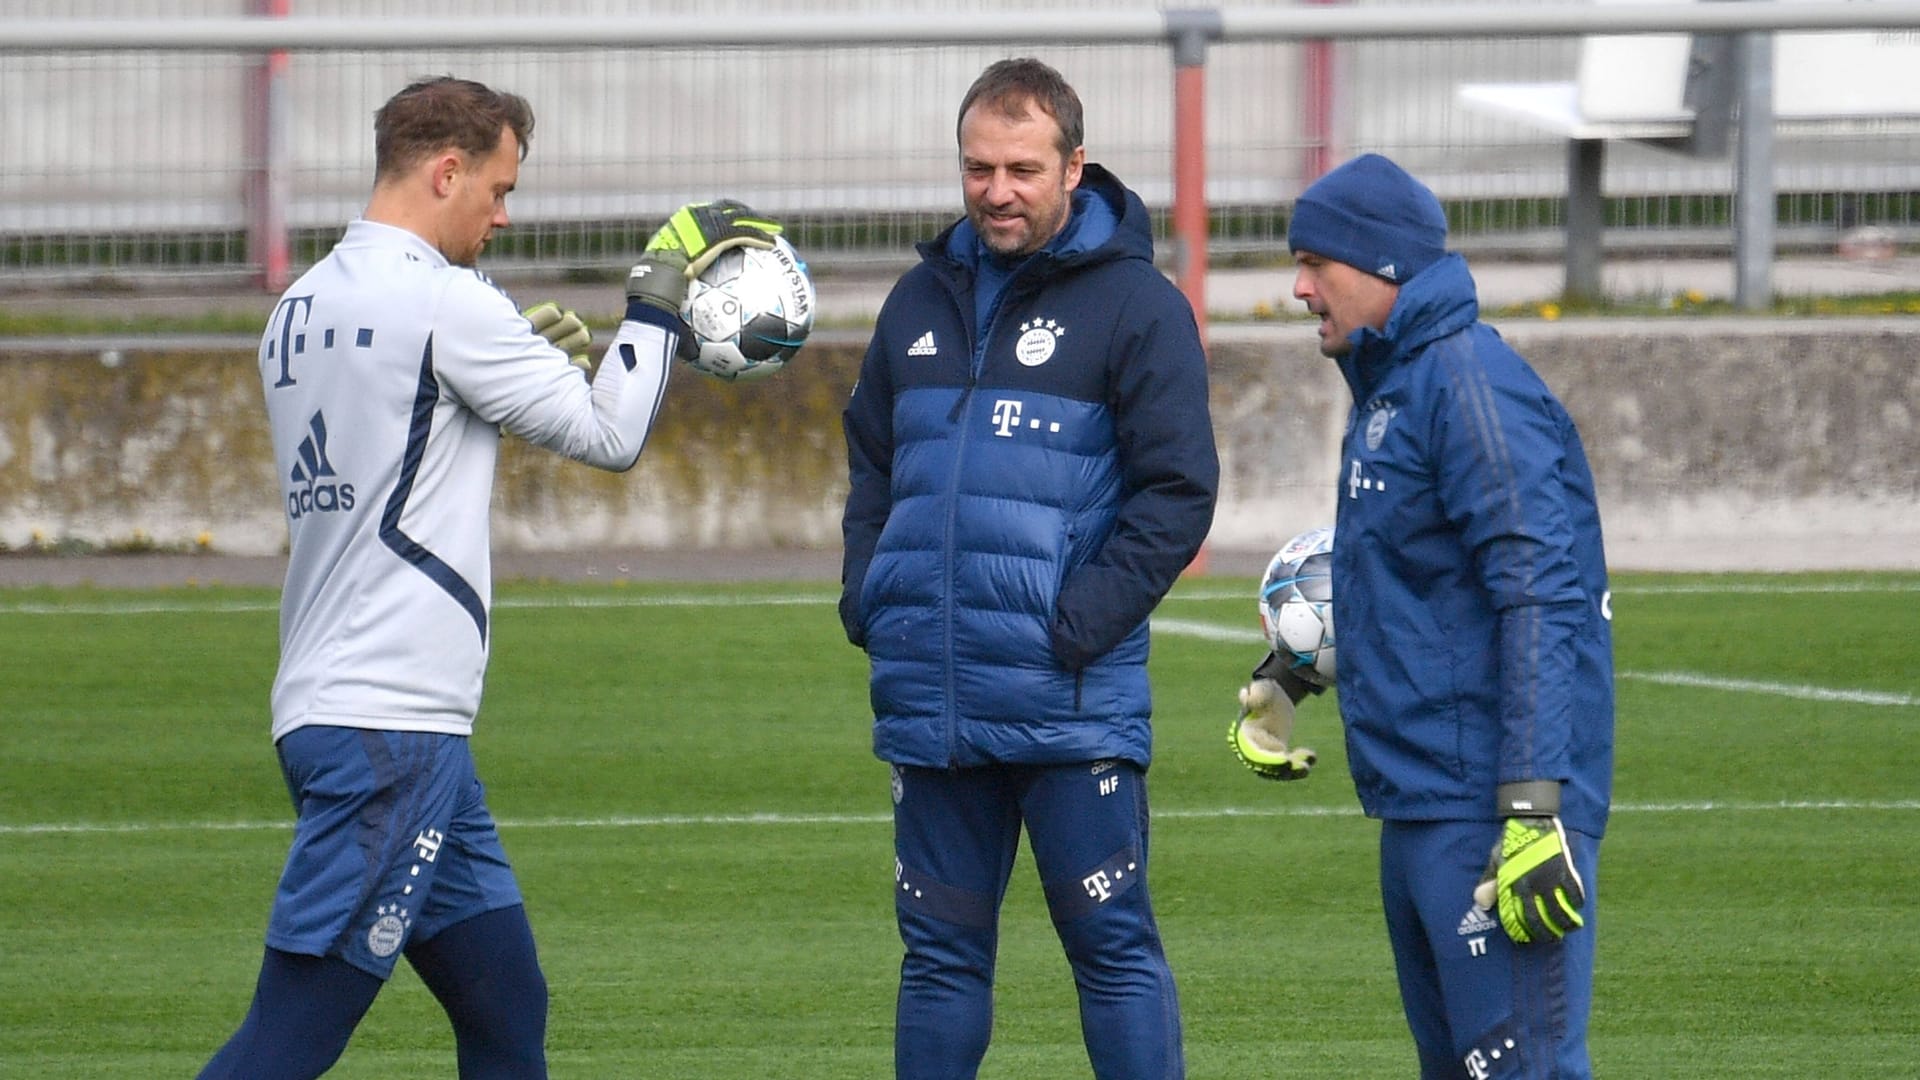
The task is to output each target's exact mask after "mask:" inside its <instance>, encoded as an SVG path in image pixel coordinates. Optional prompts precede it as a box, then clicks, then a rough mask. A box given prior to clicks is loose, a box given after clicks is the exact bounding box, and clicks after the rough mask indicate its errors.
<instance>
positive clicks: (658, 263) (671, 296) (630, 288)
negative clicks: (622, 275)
mask: <svg viewBox="0 0 1920 1080" xmlns="http://www.w3.org/2000/svg"><path fill="white" fill-rule="evenodd" d="M779 235H780V226H779V225H777V224H775V223H774V222H772V221H768V220H767V219H765V218H762V217H760V216H759V215H757V214H755V213H754V212H753V211H752V210H751V209H749V208H748V207H747V206H746V204H745V203H740V202H736V201H734V200H732V199H718V200H715V201H713V202H704V203H688V204H687V205H685V206H683V207H681V208H680V209H678V210H675V211H674V212H673V216H672V217H669V218H668V219H667V223H666V224H664V225H662V226H660V228H659V230H658V231H656V232H655V233H654V234H653V237H652V239H649V240H648V241H647V247H646V250H645V251H643V252H641V253H640V261H639V262H638V263H636V264H635V265H634V268H633V272H632V273H631V274H629V275H627V299H629V300H638V301H640V302H642V303H646V304H652V305H653V306H654V307H657V308H662V309H664V310H666V311H669V312H672V313H673V314H674V315H676V316H677V315H679V314H680V309H681V307H682V306H684V305H685V304H686V300H687V284H688V283H689V282H691V281H692V280H693V279H694V278H697V277H699V276H700V272H701V271H702V270H705V269H706V268H707V267H708V266H709V265H710V264H711V263H712V262H713V260H715V259H717V258H719V257H720V253H721V252H723V251H727V250H729V249H731V248H736V247H757V248H770V247H772V246H773V240H774V237H776V236H779Z"/></svg>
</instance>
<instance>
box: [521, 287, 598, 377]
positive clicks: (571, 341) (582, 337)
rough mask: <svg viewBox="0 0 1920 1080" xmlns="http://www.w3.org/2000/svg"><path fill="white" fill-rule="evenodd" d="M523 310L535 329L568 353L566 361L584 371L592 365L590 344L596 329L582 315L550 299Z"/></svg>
mask: <svg viewBox="0 0 1920 1080" xmlns="http://www.w3.org/2000/svg"><path fill="white" fill-rule="evenodd" d="M520 314H522V315H524V316H526V317H527V322H528V323H529V324H531V325H532V326H533V332H534V333H536V334H539V335H540V336H541V337H543V338H546V339H547V343H548V344H549V345H552V346H553V347H554V348H556V349H559V350H560V351H561V352H563V353H566V354H567V362H568V363H570V364H572V365H573V366H574V367H577V368H579V369H580V370H581V371H586V370H587V369H588V368H590V367H591V366H592V364H591V363H590V362H589V361H588V359H587V346H589V345H591V344H593V331H591V330H589V329H587V324H586V323H584V322H581V321H580V316H578V315H576V314H574V313H573V312H571V311H562V310H560V305H559V304H556V303H554V302H553V301H551V300H549V301H547V302H545V303H542V304H535V305H533V306H532V307H530V308H528V309H527V310H525V311H523V312H521V313H520Z"/></svg>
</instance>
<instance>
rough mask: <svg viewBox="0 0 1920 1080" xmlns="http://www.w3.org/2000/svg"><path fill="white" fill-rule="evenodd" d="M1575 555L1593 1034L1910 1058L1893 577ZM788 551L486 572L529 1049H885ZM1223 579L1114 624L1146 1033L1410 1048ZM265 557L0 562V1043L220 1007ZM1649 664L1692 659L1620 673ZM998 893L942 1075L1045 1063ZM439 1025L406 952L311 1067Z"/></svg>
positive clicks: (862, 1069)
mask: <svg viewBox="0 0 1920 1080" xmlns="http://www.w3.org/2000/svg"><path fill="white" fill-rule="evenodd" d="M1616 586H1617V590H1616V592H1617V595H1616V598H1615V604H1614V608H1615V613H1616V621H1615V630H1616V640H1617V653H1618V667H1619V670H1620V672H1621V674H1622V677H1621V679H1620V681H1619V706H1620V708H1619V724H1618V743H1619V768H1618V774H1617V780H1616V803H1617V809H1616V813H1615V817H1614V822H1613V827H1612V830H1611V831H1610V833H1609V836H1608V840H1607V844H1606V847H1605V849H1604V851H1603V860H1602V872H1601V896H1602V908H1601V916H1600V926H1599V932H1600V941H1599V949H1600V961H1599V964H1600V968H1599V985H1598V989H1597V1005H1596V1009H1595V1015H1594V1038H1593V1048H1594V1056H1595V1060H1596V1065H1597V1067H1598V1070H1599V1071H1600V1073H1601V1074H1602V1075H1605V1076H1607V1077H1609V1078H1613V1080H1623V1078H1635V1077H1646V1078H1669V1077H1687V1078H1697V1077H1739V1078H1742V1080H1753V1078H1764V1077H1781V1078H1785V1077H1801V1076H1809V1075H1820V1076H1845V1077H1875V1078H1879V1077H1915V1076H1920V1058H1916V1056H1915V1053H1914V1050H1913V1047H1914V1046H1915V1045H1916V1039H1920V994H1916V993H1915V990H1914V987H1915V985H1916V984H1915V982H1914V979H1915V976H1914V972H1915V971H1916V970H1920V901H1917V900H1916V898H1915V897H1916V885H1917V884H1920V877H1916V874H1915V871H1914V869H1913V860H1914V853H1915V851H1916V849H1917V848H1920V785H1917V784H1916V783H1915V781H1914V779H1913V775H1914V767H1915V763H1916V762H1920V663H1916V660H1917V659H1920V655H1917V646H1916V643H1920V604H1916V602H1915V601H1916V600H1917V599H1920V577H1916V576H1913V575H1904V576H1901V575H1888V576H1872V577H1864V576H1858V575H1849V576H1844V577H1839V576H1826V577H1814V576H1802V577H1691V578H1687V577H1670V576H1658V577H1655V576H1636V577H1632V578H1627V579H1623V580H1621V581H1619V582H1616ZM830 595H831V589H830V587H829V586H827V585H825V584H821V585H818V586H808V585H758V584H756V585H733V586H702V587H693V586H685V587H682V586H627V587H624V588H606V589H586V588H562V587H535V586H516V587H509V588H506V589H503V590H502V604H501V606H500V607H499V608H498V609H497V611H496V617H495V634H496V638H495V646H494V664H493V670H492V674H491V676H490V678H489V682H488V691H487V699H486V704H485V706H484V708H483V710H482V715H481V721H480V726H479V729H478V733H477V734H476V737H475V752H476V755H477V757H478V760H479V764H480V770H481V775H482V777H483V778H484V779H485V780H486V781H487V784H488V790H489V793H490V799H491V801H492V804H493V807H494V810H495V812H496V814H497V815H498V816H499V817H500V818H501V819H502V821H503V835H504V836H505V838H506V842H507V846H508V850H509V852H510V853H511V854H512V856H513V857H514V860H515V863H516V865H517V867H518V869H519V871H520V875H521V879H522V884H523V887H524V888H525V890H526V893H527V897H528V905H529V911H530V912H531V914H532V917H533V920H534V926H535V932H536V935H537V936H538V938H539V942H540V949H541V957H542V961H543V963H544V966H545V968H546V971H547V975H548V978H549V980H550V982H551V984H552V989H553V1012H552V1023H551V1030H550V1038H549V1046H550V1053H551V1059H552V1067H553V1075H554V1076H555V1077H556V1078H594V1080H599V1078H607V1077H673V1078H715V1080H721V1078H726V1080H731V1078H764V1077H794V1078H806V1080H833V1078H863V1080H864V1078H872V1077H877V1076H884V1075H887V1074H888V1071H889V1069H890V1061H891V1025H892V1008H893V1005H892V1003H893V991H894V978H895V974H896V972H897V966H898V960H899V943H898V940H897V938H896V937H895V935H894V931H893V926H892V917H891V900H890V899H889V888H890V885H891V880H892V879H891V874H892V857H891V845H890V840H889V830H888V826H887V824H886V821H887V813H888V809H889V804H888V796H887V777H886V770H885V767H884V766H883V765H881V764H880V763H878V762H876V761H875V760H874V759H873V758H872V756H871V753H870V751H869V748H868V716H867V713H866V687H865V669H864V664H863V662H862V659H861V657H860V656H859V654H858V653H856V652H855V651H854V650H852V649H851V648H850V647H848V646H847V645H846V644H845V642H844V640H843V639H842V638H841V636H840V631H839V626H838V623H837V621H836V619H835V616H834V613H833V609H832V606H831V604H830V602H829V598H830ZM1251 595H1252V583H1251V582H1248V581H1238V580H1220V579H1204V580H1200V581H1195V582H1189V583H1183V584H1182V586H1181V587H1180V588H1179V589H1178V590H1176V594H1175V596H1174V598H1172V599H1170V600H1169V601H1168V602H1167V604H1166V605H1164V606H1163V608H1162V610H1161V615H1162V616H1163V617H1164V620H1165V622H1166V623H1167V624H1168V625H1169V627H1171V626H1175V625H1184V624H1192V623H1199V624H1212V625H1215V626H1218V627H1222V628H1225V629H1226V630H1228V631H1229V632H1230V634H1232V635H1237V636H1238V637H1237V639H1234V640H1227V641H1225V642H1222V641H1221V640H1217V639H1207V638H1202V637H1199V636H1195V635H1193V634H1190V633H1177V632H1173V630H1171V629H1168V630H1163V631H1162V632H1161V633H1159V634H1157V635H1156V639H1155V646H1154V649H1155V651H1154V675H1155V680H1156V703H1157V724H1156V728H1157V738H1158V744H1157V748H1156V750H1157V758H1156V763H1155V767H1154V770H1153V774H1152V784H1153V799H1154V806H1155V811H1156V817H1155V826H1154V855H1155V866H1154V878H1155V880H1154V893H1155V899H1156V902H1157V905H1158V907H1159V912H1160V916H1161V921H1162V927H1163V930H1164V932H1165V935H1166V939H1167V945H1168V950H1169V953H1170V954H1171V957H1172V960H1173V963H1174V966H1175V974H1176V977H1177V978H1178V980H1179V983H1180V990H1181V996H1182V1004H1183V1008H1184V1013H1185V1019H1186V1029H1187V1038H1188V1045H1187V1057H1188V1063H1189V1075H1191V1076H1192V1077H1194V1078H1195V1080H1210V1078H1211V1080H1229V1078H1231V1080H1240V1078H1245V1077H1253V1076H1289V1075H1299V1076H1309V1075H1311V1076H1337V1077H1396V1076H1410V1075H1412V1074H1413V1072H1414V1065H1413V1055H1412V1049H1411V1044H1410V1042H1409V1040H1408V1038H1407V1036H1406V1033H1405V1029H1404V1025H1403V1023H1402V1021H1401V1019H1400V1011H1399V1004H1398V999H1397V996H1396V991H1395V987H1394V981H1393V974H1392V963H1391V959H1390V957H1389V955H1388V952H1387V946H1386V942H1385V935H1384V933H1383V930H1382V927H1381V920H1380V914H1379V902H1378V899H1377V896H1376V893H1375V888H1374V850H1373V848H1374V838H1375V826H1374V825H1373V824H1372V823H1371V822H1368V821H1366V820H1364V819H1363V818H1361V817H1360V816H1359V815H1358V813H1357V812H1356V810H1355V803H1354V798H1353V791H1352V786H1351V784H1350V783H1349V781H1348V780H1347V778H1346V775H1345V760H1344V757H1343V755H1342V752H1341V747H1340V740H1339V736H1338V729H1337V721H1336V719H1335V717H1334V712H1333V708H1332V703H1331V702H1330V701H1328V702H1318V701H1317V702H1315V703H1314V704H1312V705H1310V706H1309V707H1308V708H1307V710H1306V711H1305V712H1303V714H1302V718H1301V730H1302V734H1303V736H1304V741H1306V742H1307V743H1308V744H1309V745H1313V746H1315V747H1316V748H1318V749H1320V750H1321V751H1322V764H1321V767H1320V770H1319V771H1318V772H1317V773H1316V774H1315V776H1314V777H1313V778H1312V779H1310V780H1308V781H1307V782H1305V783H1302V784H1290V785H1275V784H1263V783H1261V782H1259V781H1257V780H1255V779H1253V778H1252V777H1251V776H1250V775H1249V774H1247V773H1246V772H1245V771H1244V770H1243V769H1241V767H1240V766H1239V765H1238V764H1236V763H1235V762H1234V761H1233V759H1232V757H1231V755H1230V754H1229V753H1228V752H1227V750H1226V748H1225V746H1224V740H1223V735H1224V729H1225V725H1226V722H1227V719H1228V716H1229V711H1230V708H1231V703H1232V701H1233V691H1234V689H1235V687H1236V686H1237V685H1238V683H1239V681H1240V680H1241V679H1242V678H1243V677H1244V676H1245V673H1246V670H1247V668H1248V667H1249V666H1250V665H1251V664H1252V662H1253V661H1254V660H1256V659H1257V658H1258V656H1257V653H1258V647H1257V646H1256V645H1254V644H1253V643H1252V637H1253V633H1254V625H1255V623H1254V617H1253V604H1252V600H1251ZM569 600H571V601H576V602H577V603H574V604H571V605H569V604H566V603H564V601H569ZM775 600H780V601H785V602H780V603H775V602H772V601H775ZM273 601H274V597H273V595H272V594H271V593H270V592H263V591H248V590H227V589H219V590H216V589H195V590H177V591H173V590H168V591H155V592H138V593H122V592H109V591H96V590H74V591H55V590H13V591H3V592H0V747H4V750H0V1074H4V1075H5V1076H6V1077H8V1078H9V1080H13V1078H54V1077H59V1078H79V1077H86V1078H89V1080H97V1078H128V1080H131V1078H136V1077H137V1078H148V1077H154V1076H188V1075H192V1074H193V1072H194V1071H195V1070H196V1069H197V1068H198V1067H199V1065H200V1064H201V1063H202V1062H203V1061H204V1060H205V1058H206V1057H207V1056H208V1055H209V1054H210V1053H211V1052H212V1051H213V1049H214V1048H215V1047H216V1046H217V1045H218V1044H219V1043H220V1042H221V1041H222V1040H223V1039H224V1038H225V1037H226V1035H227V1034H228V1033H229V1032H230V1031H231V1029H232V1027H233V1026H234V1024H236V1023H237V1022H238V1020H239V1018H240V1016H241V1014H242V1012H243V1011H244V1010H245V1008H246V1002H247V997H248V995H249V993H250V991H251V988H252V980H253V975H254V971H255V968H256V966H257V964H258V960H259V954H260V948H261V933H262V929H263V927H264V923H265V917H266V911H267V905H268V903H269V901H270V898H271V895H272V891H273V884H274V879H275V877H276V875H277V873H278V871H279V867H280V862H281V859H282V857H283V856H284V854H285V844H286V841H287V833H286V829H285V827H284V823H285V822H286V820H287V818H288V813H289V811H288V808H287V805H286V795H285V792H284V790H283V788H282V787H281V783H280V780H279V776H278V773H277V770H276V769H275V767H274V764H273V756H272V751H271V747H270V746H269V744H268V741H267V715H266V704H267V688H268V685H269V682H270V680H271V677H272V671H273V662H274V656H273V651H274V642H275V614H274V611H273ZM1675 673H1678V674H1684V675H1687V676H1691V677H1695V679H1694V681H1695V683H1696V685H1676V684H1673V683H1670V682H1666V681H1658V680H1657V679H1656V678H1654V677H1656V676H1662V677H1663V676H1667V675H1672V674H1675ZM1752 684H1758V685H1752ZM1817 690H1833V691H1845V692H1848V693H1849V694H1851V695H1852V697H1851V699H1848V698H1844V697H1840V698H1835V697H1831V696H1830V697H1829V698H1828V699H1811V698H1812V697H1813V695H1812V694H1811V691H1817ZM1795 694H1798V695H1802V696H1790V695H1795ZM756 815H758V816H756ZM1003 930H1004V933H1003V938H1004V941H1003V947H1002V954H1003V955H1002V961H1001V964H1002V966H1001V974H1000V986H999V995H998V1015H997V1024H996V1031H995V1038H994V1044H993V1048H992V1050H991V1051H990V1052H989V1054H988V1057H987V1063H986V1067H985V1069H984V1070H983V1072H982V1075H983V1076H984V1077H988V1078H993V1080H1016V1078H1018V1080H1026V1078H1034V1077H1049V1078H1052V1077H1072V1076H1085V1075H1087V1074H1088V1070H1087V1066H1086V1059H1085V1054H1084V1051H1083V1050H1082V1049H1081V1047H1080V1045H1079V1030H1078V1021H1077V1018H1076V1013H1075V1006H1074V1001H1073V995H1072V990H1071V986H1070V982H1069V979H1068V975H1067V971H1066V964H1065V961H1064V960H1063V959H1062V958H1061V956H1060V953H1059V949H1058V946H1057V944H1056V943H1055V941H1054V939H1053V936H1052V931H1051V929H1050V927H1049V925H1048V922H1047V919H1046V915H1045V911H1044V907H1043V904H1042V901H1041V898H1040V892H1039V888H1038V885H1037V883H1036V882H1035V881H1034V877H1033V872H1032V868H1031V865H1030V864H1027V863H1024V862H1023V864H1022V866H1021V867H1020V868H1019V869H1018V871H1017V872H1016V876H1015V881H1014V887H1013V890H1012V895H1011V896H1010V898H1009V901H1008V906H1007V910H1006V913H1005V917H1004V925H1003ZM451 1043H452V1039H451V1036H450V1035H449V1034H448V1032H447V1030H446V1025H445V1022H444V1019H443V1018H442V1017H441V1016H440V1014H439V1012H438V1009H437V1007H436V1006H435V1005H434V1004H433V1002H432V1000H431V998H430V997H429V995H428V994H427V993H426V992H425V990H424V989H423V988H422V987H420V986H419V984H418V982H417V980H415V979H414V977H413V976H412V975H411V973H410V972H407V971H406V970H405V969H404V968H403V969H402V972H401V974H400V975H399V976H397V977H396V979H395V981H394V984H393V985H392V986H391V987H390V988H389V989H388V990H387V991H386V992H385V993H383V994H382V996H381V998H380V1000H379V1001H378V1002H377V1003H376V1004H375V1006H374V1009H373V1011H372V1013H371V1014H370V1015H369V1016H368V1018H367V1020H366V1022H365V1023H364V1024H363V1025H362V1027H361V1029H360V1031H359V1032H358V1034H357V1035H356V1036H355V1039H354V1041H353V1043H352V1045H351V1046H350V1047H349V1048H348V1050H347V1053H346V1056H345V1057H344V1058H343V1059H342V1061H341V1063H340V1065H339V1066H338V1067H336V1069H335V1070H334V1072H333V1073H332V1074H330V1075H331V1076H339V1077H343V1078H355V1077H358V1078H368V1080H372V1078H383V1080H384V1078H388V1077H394V1076H429V1075H434V1076H445V1075H451V1072H452V1064H451V1062H452V1047H451Z"/></svg>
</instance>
